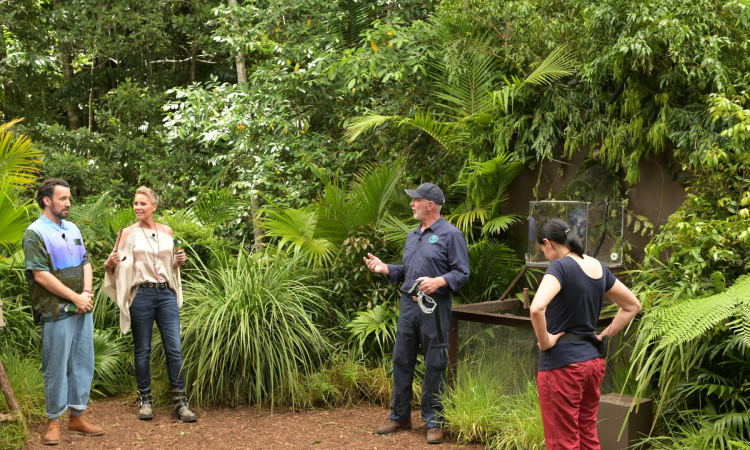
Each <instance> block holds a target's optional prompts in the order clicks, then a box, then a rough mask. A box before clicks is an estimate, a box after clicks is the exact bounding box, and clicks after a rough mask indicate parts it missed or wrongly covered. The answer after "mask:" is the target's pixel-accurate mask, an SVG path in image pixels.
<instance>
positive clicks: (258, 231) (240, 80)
mask: <svg viewBox="0 0 750 450" xmlns="http://www.w3.org/2000/svg"><path fill="white" fill-rule="evenodd" d="M227 1H228V2H229V6H230V7H232V6H234V5H236V4H237V0H227ZM232 21H233V22H234V25H235V27H238V28H239V24H238V23H237V19H236V18H235V17H234V16H232ZM235 61H236V63H237V84H245V83H247V72H246V71H245V54H244V53H242V51H239V52H237V55H236V56H235ZM250 208H251V211H250V215H251V216H252V218H253V234H254V236H255V250H256V251H257V250H260V249H262V248H263V227H261V225H260V219H259V218H258V214H257V211H258V209H260V206H259V205H258V198H257V197H256V196H255V195H253V194H252V193H251V194H250Z"/></svg>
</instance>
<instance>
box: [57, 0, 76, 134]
mask: <svg viewBox="0 0 750 450" xmlns="http://www.w3.org/2000/svg"><path fill="white" fill-rule="evenodd" d="M61 3H62V2H61V0H53V1H52V5H53V6H54V7H55V8H58V7H60V5H61ZM61 25H62V27H61V28H63V29H67V27H66V24H61ZM61 33H65V31H63V30H61ZM57 42H58V51H59V52H60V62H62V73H63V80H65V83H66V84H68V83H70V80H72V79H73V55H71V51H70V46H69V45H67V44H65V43H63V42H61V41H60V37H59V36H58V40H57ZM68 123H69V125H70V129H71V130H77V129H78V128H81V116H80V114H79V113H78V106H77V105H76V102H75V100H73V98H71V99H70V100H69V101H68Z"/></svg>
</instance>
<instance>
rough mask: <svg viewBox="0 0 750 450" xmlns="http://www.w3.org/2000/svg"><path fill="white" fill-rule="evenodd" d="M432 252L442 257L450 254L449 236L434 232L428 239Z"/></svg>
mask: <svg viewBox="0 0 750 450" xmlns="http://www.w3.org/2000/svg"><path fill="white" fill-rule="evenodd" d="M427 245H429V246H430V248H429V250H430V253H432V254H433V255H437V256H440V257H445V256H448V236H444V235H437V234H433V235H432V236H430V237H429V239H428V244H427Z"/></svg>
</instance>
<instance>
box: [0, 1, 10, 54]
mask: <svg viewBox="0 0 750 450" xmlns="http://www.w3.org/2000/svg"><path fill="white" fill-rule="evenodd" d="M2 4H3V2H0V61H2V60H3V59H5V57H6V56H8V53H7V52H6V50H5V34H4V32H3V9H2Z"/></svg>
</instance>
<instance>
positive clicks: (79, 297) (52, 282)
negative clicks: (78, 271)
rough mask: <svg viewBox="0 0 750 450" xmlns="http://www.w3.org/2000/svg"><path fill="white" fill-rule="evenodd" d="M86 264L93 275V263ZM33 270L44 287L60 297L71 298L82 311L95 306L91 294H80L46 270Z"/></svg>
mask: <svg viewBox="0 0 750 450" xmlns="http://www.w3.org/2000/svg"><path fill="white" fill-rule="evenodd" d="M86 266H88V268H89V276H90V277H91V276H92V274H91V265H90V264H87V265H86ZM86 266H84V283H85V282H86V281H85V280H86V269H85V267H86ZM31 272H32V273H33V274H34V281H36V282H37V283H39V284H40V285H41V286H42V287H43V288H44V289H47V290H48V291H49V292H51V293H52V294H54V295H56V296H58V297H62V298H65V299H68V300H70V301H71V302H73V304H74V305H76V308H78V309H79V310H81V311H82V312H86V311H91V309H92V308H93V307H94V303H93V302H92V301H91V295H90V294H78V293H76V292H73V290H72V289H70V288H69V287H67V286H65V285H64V284H62V282H60V280H58V279H57V278H55V276H54V275H52V274H51V273H49V272H47V271H46V270H32V271H31ZM89 283H91V278H89ZM84 285H85V284H84Z"/></svg>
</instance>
